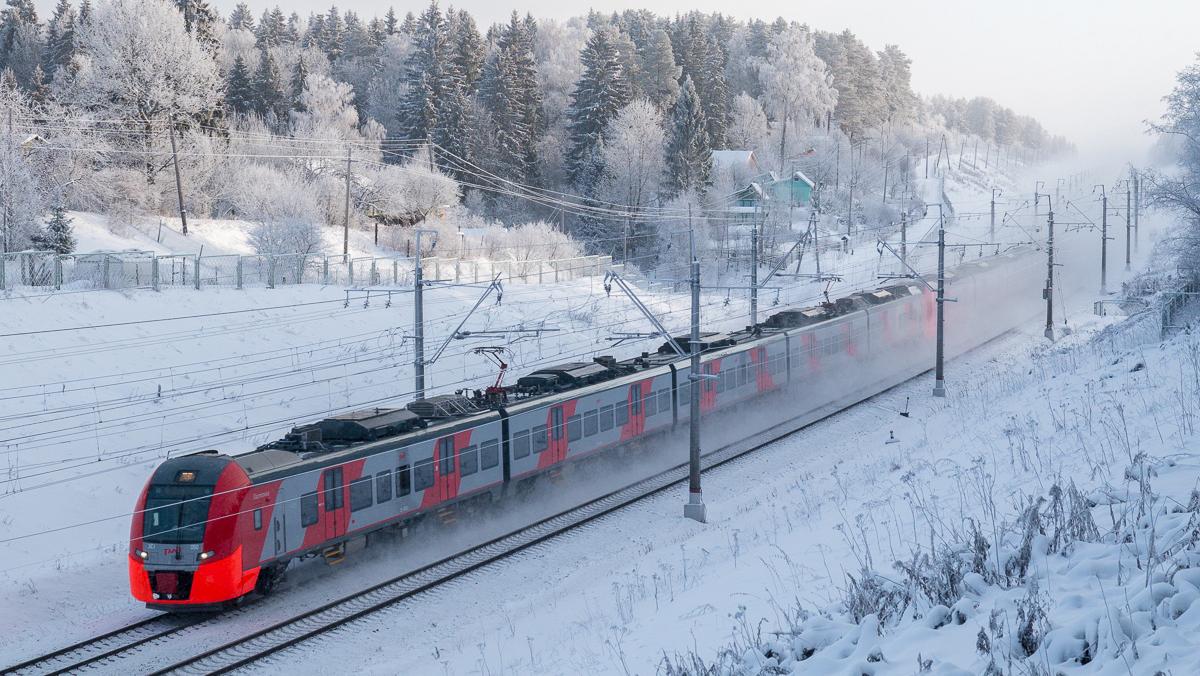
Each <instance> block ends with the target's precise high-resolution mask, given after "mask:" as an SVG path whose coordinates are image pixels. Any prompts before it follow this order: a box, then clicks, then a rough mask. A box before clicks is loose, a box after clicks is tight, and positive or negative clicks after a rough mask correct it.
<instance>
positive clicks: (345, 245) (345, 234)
mask: <svg viewBox="0 0 1200 676" xmlns="http://www.w3.org/2000/svg"><path fill="white" fill-rule="evenodd" d="M376 232H378V231H376ZM376 237H377V238H378V235H376ZM342 255H343V256H349V255H350V148H349V147H347V148H346V204H345V212H344V213H343V214H342Z"/></svg>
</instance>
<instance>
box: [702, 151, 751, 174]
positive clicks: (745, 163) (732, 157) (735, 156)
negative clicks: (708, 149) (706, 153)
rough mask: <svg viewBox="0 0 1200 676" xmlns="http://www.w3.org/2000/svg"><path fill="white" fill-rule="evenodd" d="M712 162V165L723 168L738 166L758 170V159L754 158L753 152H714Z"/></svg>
mask: <svg viewBox="0 0 1200 676" xmlns="http://www.w3.org/2000/svg"><path fill="white" fill-rule="evenodd" d="M712 161H713V164H716V165H720V166H723V167H739V166H740V167H749V168H751V169H753V170H755V171H757V170H758V158H756V157H755V156H754V151H753V150H714V151H712Z"/></svg>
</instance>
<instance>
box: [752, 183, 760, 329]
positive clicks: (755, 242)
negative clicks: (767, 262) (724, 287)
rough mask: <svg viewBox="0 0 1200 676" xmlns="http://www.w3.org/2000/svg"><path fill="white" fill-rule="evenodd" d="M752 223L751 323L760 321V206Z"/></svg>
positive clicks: (756, 208)
mask: <svg viewBox="0 0 1200 676" xmlns="http://www.w3.org/2000/svg"><path fill="white" fill-rule="evenodd" d="M754 209H755V214H754V222H753V223H751V224H750V325H751V326H753V325H755V324H757V323H758V207H757V206H755V207H754Z"/></svg>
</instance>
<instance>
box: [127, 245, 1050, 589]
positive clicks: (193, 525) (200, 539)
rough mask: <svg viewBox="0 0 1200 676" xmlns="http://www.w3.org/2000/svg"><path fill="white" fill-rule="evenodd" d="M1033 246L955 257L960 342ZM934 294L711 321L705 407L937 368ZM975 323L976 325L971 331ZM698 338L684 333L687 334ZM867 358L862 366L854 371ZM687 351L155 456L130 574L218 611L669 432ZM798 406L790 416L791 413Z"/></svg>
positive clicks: (542, 374) (665, 350) (955, 336)
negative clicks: (362, 545)
mask: <svg viewBox="0 0 1200 676" xmlns="http://www.w3.org/2000/svg"><path fill="white" fill-rule="evenodd" d="M1028 254H1029V252H1028V251H1026V250H1021V249H1016V250H1013V251H1010V252H1008V253H1006V254H1004V255H1002V256H999V257H995V258H989V259H981V260H979V261H976V262H972V263H968V264H965V265H962V266H959V267H958V268H957V269H956V270H955V271H954V273H953V274H952V275H950V276H949V284H950V286H949V288H950V289H951V290H952V295H953V296H955V297H956V298H957V300H958V301H959V302H958V303H957V304H955V305H953V306H951V307H948V308H947V313H946V321H947V324H948V327H949V329H948V332H947V333H948V336H949V337H950V343H949V344H948V350H949V351H950V352H951V353H953V352H957V351H961V350H964V349H967V348H969V347H972V346H974V345H976V344H979V343H980V342H983V341H984V340H986V339H989V338H991V337H994V336H995V335H998V334H999V333H1001V332H1003V331H1006V330H1008V329H1010V328H1012V326H1014V325H1015V324H1016V323H1017V322H1018V321H1020V320H1023V319H1025V316H1024V315H1022V314H1021V313H1020V310H1019V308H1018V307H1017V306H1015V305H1012V304H1008V303H1006V302H1005V299H1006V298H1010V299H1011V298H1015V297H1020V296H1019V295H1018V294H1024V293H1030V294H1033V293H1035V292H1036V289H1037V287H1038V284H1040V276H1039V275H1038V273H1037V265H1038V264H1037V261H1036V260H1035V257H1034V256H1030V255H1028ZM934 308H935V304H934V297H933V294H932V293H930V292H929V291H928V290H927V289H924V288H922V287H919V286H916V285H915V284H909V285H897V286H887V287H883V288H880V289H876V290H874V291H865V292H860V293H855V294H853V295H850V296H848V297H846V298H840V299H837V300H836V301H835V302H832V303H825V304H823V305H821V306H818V307H812V308H807V309H802V310H793V311H784V312H780V313H777V314H775V315H772V316H771V317H770V318H769V319H768V320H767V321H766V322H763V323H762V324H759V325H757V326H753V327H747V329H746V330H744V331H737V332H732V333H729V334H705V335H704V338H703V341H704V345H703V349H704V354H703V357H702V369H703V371H704V372H705V373H706V374H711V375H713V376H715V377H714V378H705V379H703V380H701V381H699V382H700V385H699V386H700V387H701V393H700V401H701V413H702V415H706V416H707V415H712V414H716V413H721V412H726V411H728V410H730V409H731V408H734V407H739V406H742V405H744V404H747V403H748V402H751V401H752V400H755V399H757V398H760V397H764V396H768V395H769V393H771V392H778V391H783V392H785V393H786V398H783V399H781V404H773V406H774V407H775V408H780V407H784V408H786V409H787V414H788V415H789V417H799V416H801V415H803V414H805V413H808V412H811V411H815V410H817V409H818V408H820V407H822V406H827V405H829V404H830V403H832V402H842V401H846V400H847V398H849V397H854V398H855V400H857V399H862V398H865V397H866V396H869V395H870V394H874V393H876V392H878V391H881V390H882V389H885V388H886V387H889V386H891V385H892V384H895V383H896V382H899V381H901V380H903V379H906V378H908V377H912V376H914V375H917V374H919V373H921V372H923V371H925V370H927V369H928V368H929V361H930V360H929V355H930V353H931V348H932V343H933V339H934V329H935V325H934V316H935V311H934ZM963 329H968V330H963ZM675 340H676V341H677V342H678V343H679V344H680V345H683V346H685V348H684V349H685V350H686V345H687V340H686V338H676V339H675ZM866 371H870V372H871V373H872V374H873V375H872V377H871V379H870V380H869V381H864V380H863V379H862V378H859V377H857V376H856V375H855V374H858V373H863V372H866ZM688 375H689V364H688V361H687V360H686V359H680V358H679V357H678V355H677V353H676V352H675V351H674V350H673V349H671V346H670V344H669V343H668V344H666V345H664V346H663V347H662V348H660V349H659V350H658V352H656V353H643V354H642V355H640V356H638V357H635V358H632V359H627V360H623V361H618V360H615V359H613V358H611V357H597V358H596V359H594V360H593V361H592V362H586V363H571V364H564V365H561V366H556V367H552V368H544V369H540V370H538V371H535V372H533V373H531V374H529V375H527V376H524V377H522V378H520V379H519V380H518V381H517V383H516V384H515V385H513V386H511V387H507V388H503V389H501V390H498V391H489V392H488V393H487V394H480V393H476V394H475V395H474V396H466V395H447V396H440V397H433V398H430V399H425V400H419V401H415V402H412V403H410V404H408V405H407V407H405V408H374V409H369V410H365V411H357V412H353V413H348V414H344V415H338V416H334V417H331V418H327V419H325V420H321V421H319V422H316V423H313V424H308V425H302V426H300V427H296V428H294V429H293V430H292V431H291V432H290V433H288V434H287V435H286V436H285V437H284V438H283V439H281V440H279V441H276V442H273V443H270V444H267V445H265V446H262V447H260V448H258V449H257V450H255V451H253V452H250V453H245V454H242V455H236V456H230V455H226V454H223V453H220V452H218V451H204V452H202V453H194V454H191V455H186V456H180V457H177V458H171V459H169V460H167V461H165V462H163V463H162V465H160V466H159V467H158V468H157V469H156V470H155V472H154V473H153V475H152V476H151V477H150V480H149V481H148V482H147V484H146V486H145V488H144V489H143V491H142V494H141V496H140V497H139V499H138V502H137V509H136V512H135V514H134V518H133V523H132V527H131V532H130V549H129V583H130V588H131V590H132V593H133V596H134V598H136V599H138V600H139V601H142V602H144V603H146V604H147V606H148V607H151V608H156V609H161V610H168V611H180V610H213V609H220V608H222V607H225V606H226V605H228V604H230V603H233V602H236V601H239V600H241V599H243V598H244V597H246V596H248V595H250V594H251V593H255V592H257V593H259V594H265V593H267V592H269V591H270V590H271V588H272V587H273V586H274V585H275V583H276V582H277V581H278V580H279V578H280V576H281V575H282V573H283V571H284V569H285V568H286V567H287V565H288V564H289V563H290V562H291V561H294V560H297V559H300V558H303V557H309V556H320V555H325V556H326V557H328V558H330V559H331V560H336V559H337V558H338V557H339V556H340V555H342V554H343V553H344V551H345V547H346V544H347V543H348V542H350V541H352V540H354V539H356V538H361V537H364V536H365V535H366V534H368V533H370V532H372V531H376V530H379V529H381V528H384V527H389V526H394V525H400V524H405V523H409V522H411V521H413V520H415V519H417V518H419V517H422V516H424V515H426V514H429V513H432V512H435V511H439V510H444V509H452V508H454V507H455V506H456V505H459V504H461V503H462V502H463V501H467V500H472V499H474V498H497V497H501V496H503V495H505V494H506V493H507V492H509V491H511V490H514V489H515V488H518V487H521V486H522V485H523V484H525V483H528V482H530V481H533V480H534V479H535V478H536V477H538V476H539V475H541V474H543V473H546V472H551V471H554V470H556V469H557V468H560V467H562V466H563V465H564V464H566V463H570V462H573V461H576V460H578V459H580V458H584V457H588V456H593V455H595V454H598V453H602V452H605V451H606V450H610V449H615V448H618V447H622V446H625V445H629V444H634V443H640V442H644V441H646V440H648V439H651V438H652V437H654V435H662V434H665V433H668V432H669V431H670V430H672V429H673V428H675V427H678V426H679V425H680V423H681V422H686V420H687V418H688V415H689V407H688V405H687V402H688V401H689V400H688V396H689V392H688V388H689V387H690V385H689V378H688ZM793 414H794V415H793Z"/></svg>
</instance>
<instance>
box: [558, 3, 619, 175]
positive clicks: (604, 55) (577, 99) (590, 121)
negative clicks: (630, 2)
mask: <svg viewBox="0 0 1200 676" xmlns="http://www.w3.org/2000/svg"><path fill="white" fill-rule="evenodd" d="M580 59H581V61H582V62H583V75H582V76H581V77H580V78H579V82H578V83H577V84H576V85H575V93H574V94H572V95H571V107H570V109H569V110H568V111H567V116H568V118H569V120H570V122H569V125H568V129H569V132H570V138H569V145H568V148H567V157H566V162H567V177H568V178H569V179H570V181H571V182H572V183H574V184H575V185H576V186H579V187H589V186H591V185H594V183H595V178H596V173H597V171H598V170H599V169H600V167H599V163H598V161H597V158H596V156H595V155H596V151H597V149H598V147H599V145H600V143H601V141H602V138H603V134H604V128H605V126H607V125H608V123H609V122H610V121H611V120H612V119H613V118H614V117H616V116H617V111H619V110H620V109H621V108H623V107H624V106H625V104H627V103H629V99H630V93H629V83H628V82H627V81H626V79H625V72H624V70H623V69H622V68H621V60H620V54H619V53H618V52H617V49H616V45H615V44H614V35H613V29H612V28H610V27H607V26H605V27H601V28H598V29H597V30H596V31H594V32H593V33H592V37H591V38H589V39H588V41H587V45H586V46H584V48H583V52H582V53H581V55H580Z"/></svg>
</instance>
